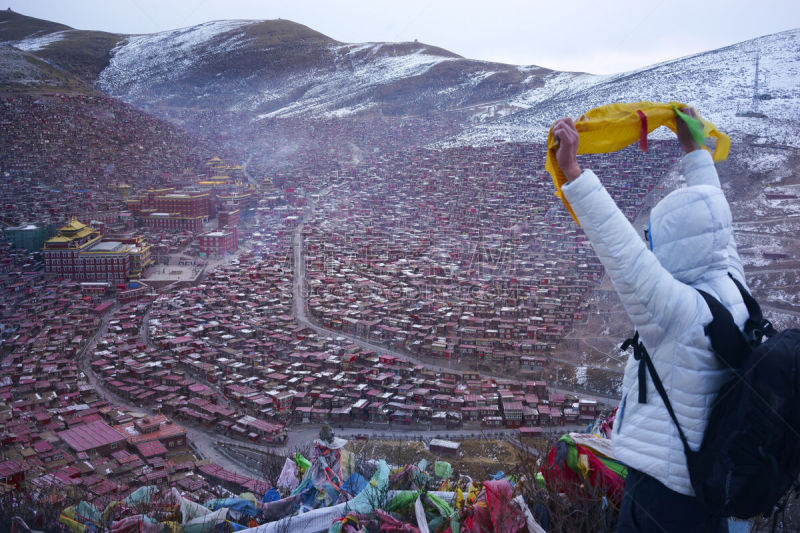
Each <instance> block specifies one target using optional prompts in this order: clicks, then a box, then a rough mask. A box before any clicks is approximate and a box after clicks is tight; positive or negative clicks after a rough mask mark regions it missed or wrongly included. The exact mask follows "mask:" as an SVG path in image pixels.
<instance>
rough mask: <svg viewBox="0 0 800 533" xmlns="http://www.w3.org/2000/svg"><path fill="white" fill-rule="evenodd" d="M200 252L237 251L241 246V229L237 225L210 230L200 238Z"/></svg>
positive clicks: (214, 253) (220, 253)
mask: <svg viewBox="0 0 800 533" xmlns="http://www.w3.org/2000/svg"><path fill="white" fill-rule="evenodd" d="M197 240H198V243H199V245H200V247H199V251H200V253H205V254H212V255H225V254H226V253H231V252H235V251H236V248H238V247H239V230H238V229H236V227H229V228H223V229H219V230H216V231H209V232H208V233H204V234H202V235H200V236H199V237H198V238H197Z"/></svg>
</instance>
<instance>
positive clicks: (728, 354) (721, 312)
mask: <svg viewBox="0 0 800 533" xmlns="http://www.w3.org/2000/svg"><path fill="white" fill-rule="evenodd" d="M695 290H696V291H697V292H699V293H700V296H702V297H703V300H705V301H706V304H708V308H709V310H710V311H711V316H712V317H713V318H712V320H711V322H710V323H709V324H708V325H707V326H706V327H705V329H704V331H705V333H706V335H707V336H708V338H709V340H710V341H711V348H712V349H713V350H714V355H716V356H717V359H719V360H720V361H721V362H722V363H723V364H724V365H726V366H728V367H729V368H739V367H741V366H742V361H743V360H744V357H745V356H746V355H747V354H748V353H750V344H749V343H748V342H747V339H745V336H744V335H743V334H742V332H741V330H740V329H739V327H738V326H737V325H736V322H734V320H733V315H731V312H730V311H728V309H727V308H726V307H725V306H724V305H722V304H721V303H720V302H719V300H717V299H716V298H714V297H713V296H711V295H710V294H708V293H707V292H705V291H701V290H700V289H695ZM751 299H752V297H751ZM753 301H755V300H753ZM756 305H758V304H756ZM759 312H760V311H759Z"/></svg>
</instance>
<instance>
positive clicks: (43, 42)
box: [10, 30, 69, 52]
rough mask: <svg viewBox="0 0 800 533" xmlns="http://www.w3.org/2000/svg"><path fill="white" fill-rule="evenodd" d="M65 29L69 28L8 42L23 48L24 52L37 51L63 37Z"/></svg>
mask: <svg viewBox="0 0 800 533" xmlns="http://www.w3.org/2000/svg"><path fill="white" fill-rule="evenodd" d="M67 31H69V30H63V31H57V32H54V33H48V34H47V35H42V36H41V37H31V38H28V39H22V40H21V41H16V42H12V43H10V44H11V45H12V46H15V47H17V48H19V49H20V50H25V51H26V52H38V51H39V50H41V49H42V48H47V47H48V46H49V45H51V44H52V43H56V42H58V41H60V40H61V39H63V38H64V36H65V35H66V33H67Z"/></svg>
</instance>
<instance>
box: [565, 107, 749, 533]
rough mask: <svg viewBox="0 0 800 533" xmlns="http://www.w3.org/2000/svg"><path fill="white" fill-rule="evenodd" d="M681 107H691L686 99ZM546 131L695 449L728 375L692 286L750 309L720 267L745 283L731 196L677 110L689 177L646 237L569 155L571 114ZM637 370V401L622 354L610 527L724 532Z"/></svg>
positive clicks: (573, 142)
mask: <svg viewBox="0 0 800 533" xmlns="http://www.w3.org/2000/svg"><path fill="white" fill-rule="evenodd" d="M683 111H684V112H685V113H687V114H690V115H692V116H696V114H695V112H694V110H691V109H684V110H683ZM553 135H554V137H555V138H556V139H557V140H558V142H559V147H558V151H557V154H556V155H557V162H558V165H559V167H560V168H561V170H562V171H564V174H565V175H566V176H567V179H568V180H569V181H568V183H567V184H565V185H564V187H563V188H562V191H563V193H564V196H565V198H566V199H567V201H569V203H570V205H571V206H572V209H573V210H574V212H575V214H576V216H577V218H578V221H579V222H580V224H581V227H582V228H583V230H584V232H585V233H586V236H587V237H588V238H589V240H590V241H591V243H592V246H593V247H594V250H595V253H597V255H598V257H599V259H600V261H601V262H602V263H603V266H604V267H605V269H606V272H607V273H608V276H609V278H610V279H611V281H612V283H613V285H614V287H615V288H616V290H617V292H618V293H619V296H620V299H621V300H622V303H623V305H624V307H625V310H626V312H627V313H628V316H629V317H630V319H631V321H632V322H633V326H634V328H635V329H636V330H637V331H638V332H639V335H640V339H641V341H642V343H643V344H644V346H645V348H646V349H647V351H648V353H649V354H650V357H651V359H652V360H653V363H654V366H655V368H656V370H657V372H658V374H659V376H660V377H661V380H662V382H663V384H664V387H665V389H666V392H667V396H668V397H669V399H670V401H671V403H672V406H673V407H674V409H675V413H676V415H677V418H678V421H679V422H680V425H681V427H682V428H683V431H684V432H685V434H686V437H687V440H688V442H689V445H690V446H691V448H692V449H693V450H697V449H699V447H700V444H701V442H702V438H703V432H704V430H705V427H706V423H707V418H708V415H709V412H710V410H711V404H712V401H713V400H714V397H715V395H716V393H717V392H718V391H719V389H720V387H721V386H722V384H723V383H724V382H726V381H727V380H728V379H730V377H731V374H730V370H728V369H726V368H724V367H723V366H722V365H721V364H720V362H719V361H718V360H717V358H716V357H715V356H714V354H713V353H712V351H711V344H710V340H709V338H708V337H707V336H706V335H705V333H704V327H705V326H706V325H707V324H709V323H710V322H711V320H712V315H711V311H710V310H709V308H708V306H707V305H706V303H705V301H704V300H703V298H702V296H700V294H699V293H698V292H697V291H696V290H695V289H702V290H704V291H706V292H708V293H709V294H711V295H712V296H714V297H715V298H717V300H719V301H720V302H722V304H723V305H724V306H725V307H726V308H727V309H728V310H729V311H730V312H731V314H732V315H733V318H734V321H735V322H736V324H737V325H738V326H739V328H740V329H741V328H743V326H744V323H745V321H746V320H747V318H748V313H747V308H746V306H745V304H744V302H743V300H742V297H741V295H740V293H739V291H738V289H737V288H736V285H735V284H734V282H733V280H731V279H730V277H729V276H728V273H730V274H731V275H733V276H734V277H736V279H737V280H738V281H740V282H741V283H742V284H743V285H745V287H746V282H745V277H744V270H743V268H742V262H741V260H740V259H739V255H738V253H737V251H736V244H735V242H734V239H733V230H732V223H731V211H730V207H729V205H728V202H727V200H726V199H725V195H724V194H723V192H722V189H721V187H720V182H719V178H718V176H717V171H716V169H715V167H714V162H713V160H712V158H711V155H710V154H709V152H708V151H706V150H704V149H702V148H701V147H700V146H699V145H697V143H696V142H695V141H694V139H693V138H692V136H691V134H690V133H689V131H688V128H686V126H685V125H684V123H683V122H682V121H681V120H678V140H679V141H680V143H681V145H682V146H683V148H684V150H685V152H686V155H685V156H684V157H683V159H682V160H681V167H682V172H683V175H684V177H685V178H686V185H687V186H686V187H684V188H680V189H678V190H675V191H673V192H672V193H670V194H669V195H667V196H666V197H665V198H664V199H663V200H661V201H660V202H659V203H658V204H657V205H656V206H655V207H654V208H653V210H652V211H651V213H650V223H649V227H648V229H647V231H646V238H647V241H644V240H642V239H641V238H640V234H639V232H638V231H636V230H635V229H634V228H633V226H632V225H631V224H630V222H629V221H628V220H627V219H626V218H625V216H624V215H623V213H622V212H621V211H620V210H619V208H618V207H617V205H616V204H615V203H614V201H613V200H612V198H611V196H609V194H608V192H607V191H606V189H605V188H604V187H603V185H602V184H601V183H600V180H599V179H598V177H597V176H596V175H595V174H594V172H592V171H591V170H588V169H587V170H583V169H581V168H580V166H579V165H578V160H577V148H578V140H579V138H578V132H577V130H576V129H575V126H574V124H573V122H572V120H571V119H561V120H559V121H557V122H556V123H555V125H554V127H553ZM612 179H613V178H612ZM641 381H642V382H644V383H645V388H646V390H645V394H644V397H645V400H644V401H641V400H642V398H641V397H640V392H639V388H640V378H639V361H637V360H635V358H634V357H633V356H630V357H629V359H628V362H627V365H626V367H625V375H624V378H623V396H622V400H621V402H620V405H619V409H618V411H617V416H616V421H615V423H614V430H613V433H612V446H613V450H614V453H615V455H616V457H617V458H618V459H619V460H620V461H622V462H623V463H625V464H626V465H627V466H628V469H629V474H628V477H627V479H626V483H625V492H624V496H623V501H622V506H621V508H620V514H619V525H618V531H620V532H628V531H665V532H672V531H676V532H677V531H680V532H681V533H685V532H690V531H698V532H701V531H702V532H703V533H708V532H716V531H727V522H726V521H725V520H724V519H722V518H720V517H719V515H718V514H716V513H715V510H714V509H708V508H706V507H704V506H703V505H701V504H700V503H699V502H698V501H697V499H696V498H695V497H694V491H693V489H692V485H691V482H690V480H689V471H688V468H687V465H686V457H685V454H684V450H683V444H682V442H681V439H680V437H679V435H678V430H677V428H676V427H675V424H674V423H673V422H672V420H671V418H670V416H669V413H668V412H667V409H666V407H665V406H664V402H663V401H662V400H661V397H660V396H659V394H658V392H657V391H656V389H655V386H654V385H653V382H652V379H650V377H649V375H648V376H646V379H642V380H641Z"/></svg>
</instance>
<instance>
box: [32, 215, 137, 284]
mask: <svg viewBox="0 0 800 533" xmlns="http://www.w3.org/2000/svg"><path fill="white" fill-rule="evenodd" d="M42 256H43V258H44V269H45V272H46V273H48V274H54V275H56V276H63V277H65V278H70V279H77V280H84V281H112V282H116V283H121V282H125V281H127V280H128V279H136V278H140V277H141V276H142V274H143V272H144V270H145V269H146V268H147V267H148V266H150V265H151V264H152V263H153V260H152V258H151V256H150V246H149V245H148V244H147V243H146V242H145V241H144V239H143V238H141V237H135V238H131V239H116V240H115V239H104V238H103V235H102V233H100V232H99V231H97V230H96V229H94V228H91V227H89V226H87V225H86V224H83V223H81V222H79V221H78V220H77V219H74V218H73V219H71V220H70V221H69V222H68V223H67V224H66V225H65V226H63V227H61V228H60V229H59V230H58V233H57V234H56V236H55V237H52V238H50V239H48V240H47V241H45V243H44V247H43V248H42Z"/></svg>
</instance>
